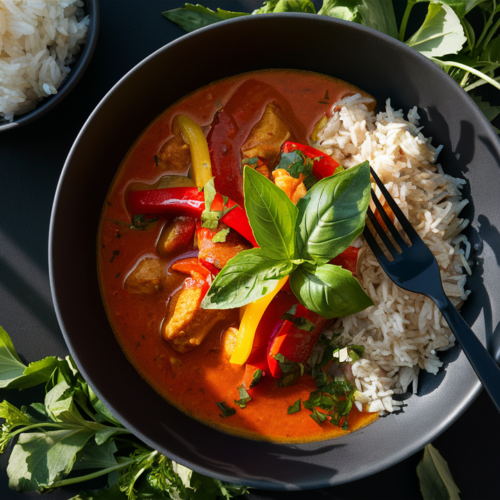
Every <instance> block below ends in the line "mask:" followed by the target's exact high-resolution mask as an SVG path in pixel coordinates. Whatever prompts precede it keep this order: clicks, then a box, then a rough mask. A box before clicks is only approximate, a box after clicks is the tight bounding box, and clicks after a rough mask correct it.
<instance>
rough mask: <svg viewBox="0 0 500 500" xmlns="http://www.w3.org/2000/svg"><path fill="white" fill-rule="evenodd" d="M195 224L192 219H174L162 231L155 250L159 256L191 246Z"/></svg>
mask: <svg viewBox="0 0 500 500" xmlns="http://www.w3.org/2000/svg"><path fill="white" fill-rule="evenodd" d="M194 228H195V222H194V219H193V218H192V217H176V218H175V219H174V220H173V221H172V222H171V223H170V224H166V225H165V227H164V228H163V229H162V232H161V235H160V239H159V240H158V243H157V244H156V249H157V250H158V253H159V254H160V255H169V254H171V253H175V252H178V251H179V250H182V249H183V248H185V247H187V246H188V245H190V244H192V242H193V237H194Z"/></svg>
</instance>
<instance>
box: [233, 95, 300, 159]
mask: <svg viewBox="0 0 500 500" xmlns="http://www.w3.org/2000/svg"><path fill="white" fill-rule="evenodd" d="M290 136H291V132H290V128H289V126H288V125H287V124H286V123H285V122H284V120H283V119H282V118H281V111H280V109H279V108H278V106H277V105H276V104H274V102H270V103H269V104H268V105H267V106H266V109H265V110H264V114H263V115H262V118H261V119H260V120H259V121H258V122H257V123H256V124H255V125H254V126H253V128H252V130H251V132H250V135H249V136H248V138H247V140H246V141H245V143H244V144H243V146H242V147H241V152H242V153H243V156H246V157H247V158H255V157H256V156H257V157H259V158H261V159H263V160H266V162H267V164H268V165H274V162H275V161H276V158H277V157H278V155H279V153H280V151H281V146H282V144H283V143H284V142H285V141H286V140H288V139H289V138H290Z"/></svg>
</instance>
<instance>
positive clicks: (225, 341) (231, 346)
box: [220, 326, 240, 359]
mask: <svg viewBox="0 0 500 500" xmlns="http://www.w3.org/2000/svg"><path fill="white" fill-rule="evenodd" d="M239 333H240V332H239V330H238V329H237V328H235V327H234V326H228V327H227V328H226V329H225V330H224V332H223V334H222V337H221V341H220V342H221V344H222V349H223V350H224V354H225V356H226V357H227V358H228V359H229V358H230V357H231V356H232V355H233V352H234V350H235V349H236V343H237V341H238V335H239Z"/></svg>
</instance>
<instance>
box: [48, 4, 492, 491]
mask: <svg viewBox="0 0 500 500" xmlns="http://www.w3.org/2000/svg"><path fill="white" fill-rule="evenodd" d="M245 39H248V40H249V42H247V44H248V46H249V47H251V50H250V49H244V48H243V47H244V46H245V42H243V40H245ZM272 68H292V69H298V70H306V71H315V72H318V73H323V74H326V75H331V76H334V77H337V78H340V79H342V80H345V81H347V82H349V83H351V84H353V85H356V86H357V87H359V88H361V89H363V90H365V91H366V92H368V93H369V94H370V95H372V96H373V97H374V98H375V99H376V101H377V108H376V112H375V113H371V112H370V110H367V107H366V106H365V103H364V102H363V99H362V98H361V96H351V97H350V98H346V99H345V100H344V102H342V103H336V104H335V105H334V104H332V113H331V118H330V121H329V123H328V124H327V126H326V127H325V129H324V131H323V132H322V135H321V138H320V142H321V144H319V147H322V148H323V149H324V151H326V152H328V154H332V155H333V156H334V157H335V158H338V159H339V161H340V162H341V163H344V164H346V165H347V166H349V165H350V164H351V163H352V164H354V163H355V162H358V161H362V159H363V158H365V159H369V161H370V163H371V164H372V166H373V167H374V168H375V169H376V170H377V172H379V174H380V175H381V176H382V178H383V180H384V182H386V183H387V185H388V186H389V188H390V191H391V194H392V195H393V196H394V197H396V198H398V201H399V203H400V204H401V205H402V207H403V208H404V209H405V210H406V209H407V210H409V211H410V212H411V213H410V215H411V218H412V222H413V223H414V225H415V226H416V227H417V229H418V230H419V231H420V232H421V233H422V234H423V235H424V236H425V237H424V240H425V241H426V242H427V243H428V245H429V246H431V247H432V248H433V250H434V251H435V252H436V254H437V255H438V260H439V261H440V266H441V269H442V272H443V277H444V281H445V290H446V291H447V293H448V294H449V295H450V296H451V297H452V298H453V300H454V303H455V304H456V305H457V306H462V308H461V312H462V315H463V317H464V318H465V320H466V321H467V322H468V323H469V324H470V325H472V328H473V330H474V332H475V334H476V335H477V336H478V337H479V338H480V339H481V341H482V342H483V343H484V344H486V345H488V346H489V348H490V351H491V353H492V355H495V356H496V357H497V359H498V357H499V356H500V341H499V340H500V331H499V328H498V326H497V325H499V324H500V299H499V297H500V267H499V264H498V263H499V262H500V247H499V243H498V242H499V241H500V237H499V232H498V228H500V197H499V196H498V186H499V185H500V169H499V167H498V165H499V164H500V141H499V139H498V136H497V135H496V133H495V130H494V129H493V128H492V126H491V125H490V123H489V122H488V121H487V119H486V118H485V116H484V114H483V113H482V112H481V111H480V109H479V108H478V107H477V105H476V104H475V103H474V102H473V101H472V99H471V98H470V97H469V96H468V94H467V93H466V92H464V90H463V89H462V88H460V86H459V85H458V84H457V83H456V82H455V81H454V80H453V79H452V78H450V77H449V76H448V75H447V74H446V73H445V72H444V71H442V70H441V69H440V68H439V67H438V66H437V65H436V64H434V63H433V62H432V61H430V60H429V59H427V58H425V57H424V56H422V55H421V54H419V53H418V52H416V51H415V50H413V49H411V48H410V47H408V46H407V45H405V44H403V43H401V42H399V41H397V40H395V39H394V38H391V37H389V36H387V35H384V34H382V33H380V32H377V31H374V30H372V29H370V28H366V27H364V26H361V25H358V24H354V23H350V22H346V21H342V20H338V19H334V18H330V17H327V16H312V15H308V14H289V13H287V14H268V15H265V16H246V17H241V18H238V19H232V20H229V21H226V22H221V23H218V24H215V25H212V26H208V27H206V28H203V29H200V30H197V31H195V32H193V33H190V34H188V35H185V36H183V37H182V38H180V39H178V40H175V41H174V42H172V43H170V44H169V45H166V46H165V47H163V48H161V49H159V50H158V51H156V52H155V53H153V54H152V55H151V56H149V57H148V58H146V59H145V60H144V61H142V62H141V63H140V64H138V65H137V66H136V67H135V68H133V69H132V70H131V71H130V72H129V73H128V74H127V75H125V76H124V77H123V78H122V79H121V80H120V82H119V83H118V84H117V85H115V86H114V87H113V89H112V90H111V91H110V92H109V93H108V94H107V95H106V97H105V98H104V99H103V100H102V101H101V103H100V104H99V105H98V106H97V107H96V109H95V110H94V112H93V113H92V115H91V117H90V118H89V119H88V121H87V122H86V124H85V125H84V126H83V128H82V130H81V132H80V134H79V135H78V138H77V139H76V142H75V143H74V145H73V147H72V149H71V152H70V154H69V156H68V158H67V161H66V164H65V166H64V169H63V171H62V174H61V179H60V181H59V185H58V188H57V193H56V197H55V202H54V208H53V212H52V219H51V228H50V235H49V241H50V247H49V265H50V282H51V288H52V295H53V299H54V304H55V309H56V313H57V316H58V320H59V324H60V326H61V329H62V332H63V334H64V337H65V340H66V342H67V344H68V346H69V350H70V352H71V354H72V355H73V357H74V359H75V361H76V363H77V365H78V367H79V368H80V370H81V372H82V373H83V375H84V376H85V378H86V380H87V381H88V383H89V384H90V385H91V386H92V388H93V389H94V391H95V392H96V393H97V394H98V396H99V397H100V398H101V400H102V401H103V402H104V403H105V405H106V406H107V407H108V408H109V409H110V410H111V411H112V412H113V414H114V415H115V416H116V417H117V418H118V419H119V420H120V421H121V422H122V423H123V424H124V425H125V426H126V427H127V428H128V429H130V430H131V431H132V432H133V433H134V434H135V435H137V436H138V437H140V439H142V440H143V441H144V442H146V443H148V444H149V445H151V446H152V447H153V448H154V449H156V450H159V451H160V452H161V453H163V454H165V455H167V456H168V457H170V458H172V459H173V460H175V461H176V462H179V463H181V464H183V465H185V466H187V467H189V468H191V469H194V470H195V471H197V472H200V473H203V474H206V475H209V476H212V477H215V478H218V479H221V480H225V481H230V482H235V483H240V484H245V485H248V486H252V487H257V488H265V489H273V490H293V489H311V488H320V487H325V486H329V485H335V484H341V483H346V482H349V481H354V480H357V479H360V478H362V477H365V476H368V475H370V474H374V473H376V472H379V471H381V470H383V469H385V468H387V467H389V466H391V465H394V464H395V463H397V462H399V461H401V460H403V459H405V458H406V457H408V456H410V455H412V454H414V453H416V452H417V451H418V450H419V449H421V448H423V447H424V446H425V445H426V444H428V443H429V442H431V441H432V440H434V439H435V438H436V437H437V436H438V435H439V434H440V433H441V432H443V431H444V430H445V429H446V428H447V427H448V426H449V425H450V424H451V423H453V422H454V421H455V420H456V419H457V418H458V417H459V416H460V415H461V414H462V413H463V411H464V410H465V409H466V408H467V407H468V406H469V404H470V403H471V402H472V401H473V399H474V398H475V397H476V396H477V394H478V393H479V391H480V389H481V385H480V383H479V381H478V379H477V377H476V375H475V374H474V371H473V369H472V368H471V366H470V364H469V363H468V361H467V359H466V358H465V355H464V354H463V352H462V351H461V349H460V347H459V346H458V345H456V344H455V343H454V338H453V336H452V334H451V332H450V331H449V330H447V326H446V325H444V324H443V322H442V319H441V317H440V316H439V313H438V312H437V311H436V310H435V308H434V306H433V305H432V304H431V303H430V302H429V301H427V300H426V299H425V298H424V297H420V298H417V297H414V296H410V294H408V293H404V292H401V291H398V290H395V289H394V288H393V286H392V284H391V283H389V282H387V280H385V278H384V276H383V275H382V274H381V273H380V272H379V269H378V267H377V266H378V264H377V262H376V261H374V259H373V258H372V256H370V253H369V251H368V249H365V250H364V251H363V254H364V256H363V261H362V263H361V265H362V267H361V268H360V269H359V270H360V274H361V278H363V277H364V278H365V283H364V285H365V287H366V289H367V290H368V292H369V293H370V295H373V296H372V298H373V299H374V302H376V308H375V309H372V310H371V312H370V311H369V310H367V312H366V313H363V314H360V315H357V316H356V317H355V318H354V317H350V318H349V319H346V320H345V321H344V335H348V336H349V339H350V340H349V342H351V343H354V344H359V343H363V344H365V347H366V348H365V352H366V353H367V356H368V357H365V358H362V360H359V363H358V365H357V366H356V367H354V365H353V372H354V375H355V377H356V379H357V381H359V387H358V385H357V387H358V390H359V392H360V393H362V394H364V396H365V403H366V404H368V405H370V409H371V411H377V412H379V411H380V412H382V413H383V414H385V415H387V417H386V418H379V419H378V420H377V421H376V422H375V423H373V424H372V425H370V426H368V427H366V428H363V429H361V430H359V431H357V432H354V433H352V434H349V435H346V436H342V437H339V438H337V439H334V440H329V441H318V442H310V443H294V444H286V443H276V442H265V441H256V440H250V439H245V438H242V437H237V436H234V435H228V434H225V433H223V432H221V431H219V430H216V429H214V428H211V427H208V426H206V425H204V424H202V423H200V422H198V421H196V420H193V419H191V418H189V417H188V416H186V415H185V414H183V413H181V412H180V411H179V410H177V409H176V408H175V407H174V406H172V405H170V404H169V403H168V402H167V401H165V400H164V399H162V397H161V396H159V395H158V394H157V393H156V392H155V391H154V390H153V389H152V387H150V386H149V385H148V384H147V382H145V381H144V380H143V379H142V378H141V376H140V375H139V373H138V372H137V371H136V370H135V369H134V368H133V366H132V365H131V364H130V363H129V362H128V360H127V358H126V357H125V355H124V353H123V352H122V350H121V348H120V346H119V344H118V343H117V341H116V339H115V336H114V335H113V332H112V330H111V327H110V325H109V322H108V319H107V317H106V313H105V309H104V306H103V303H102V300H101V295H100V291H99V284H98V279H97V272H96V265H97V262H96V261H97V259H96V236H97V226H98V221H99V218H100V216H101V213H102V207H103V205H104V203H105V200H106V194H107V192H108V189H109V186H110V184H111V182H112V180H113V178H114V176H115V175H116V172H117V169H118V167H119V165H120V163H121V162H122V160H123V158H124V157H125V155H126V154H127V152H128V151H129V149H130V148H131V146H132V144H133V143H134V141H135V140H136V139H137V137H139V135H140V134H141V133H142V131H143V130H144V129H145V128H146V127H147V126H148V124H150V123H151V122H152V121H153V120H154V119H155V118H156V117H157V116H158V115H159V114H160V113H161V112H163V111H164V110H165V109H166V108H167V107H169V106H170V105H171V104H173V103H174V102H176V101H177V100H178V99H180V98H181V97H183V96H185V95H186V94H188V93H190V92H193V91H195V90H196V89H198V88H200V87H202V86H204V85H208V84H209V83H211V82H213V81H215V80H219V79H221V78H224V77H229V76H232V75H236V74H240V73H245V72H249V71H256V70H262V69H272ZM337 104H338V107H337ZM431 138H432V139H431ZM166 139H167V138H165V140H166ZM110 145H111V146H110ZM441 146H442V147H441ZM75 221H84V223H75ZM68 242H78V244H77V245H73V247H72V251H71V252H68ZM75 269H77V270H78V273H77V274H78V279H77V280H76V281H75ZM469 271H470V272H471V275H470V276H469ZM363 275H364V276H363ZM358 276H359V274H358ZM402 332H404V334H403V333H402ZM141 333H142V332H141ZM417 376H418V378H417ZM276 418H277V419H281V418H286V415H276ZM326 425H328V424H326ZM388 496H391V495H388ZM395 496H398V495H397V494H395Z"/></svg>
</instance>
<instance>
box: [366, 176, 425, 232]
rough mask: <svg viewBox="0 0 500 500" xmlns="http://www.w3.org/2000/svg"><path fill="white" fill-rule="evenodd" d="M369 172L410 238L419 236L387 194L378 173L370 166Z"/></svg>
mask: <svg viewBox="0 0 500 500" xmlns="http://www.w3.org/2000/svg"><path fill="white" fill-rule="evenodd" d="M370 172H371V174H372V177H373V178H374V179H375V182H376V183H377V186H378V187H379V189H380V192H381V193H382V194H383V195H384V198H385V201H387V204H388V205H389V207H391V210H392V211H393V212H394V215H395V216H396V217H397V219H398V221H399V223H400V224H401V227H402V228H403V229H404V231H405V233H406V234H407V235H408V237H409V238H410V240H411V239H413V238H420V236H418V234H417V232H416V231H415V229H413V226H412V225H411V223H410V221H409V220H408V219H407V218H406V216H405V214H404V213H403V211H402V210H401V209H400V208H399V206H398V204H397V203H396V202H395V201H394V198H393V197H392V196H391V195H390V194H389V191H387V189H386V188H385V186H384V183H383V182H382V181H381V180H380V179H379V177H378V175H377V174H376V173H375V171H374V170H373V168H372V167H370Z"/></svg>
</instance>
